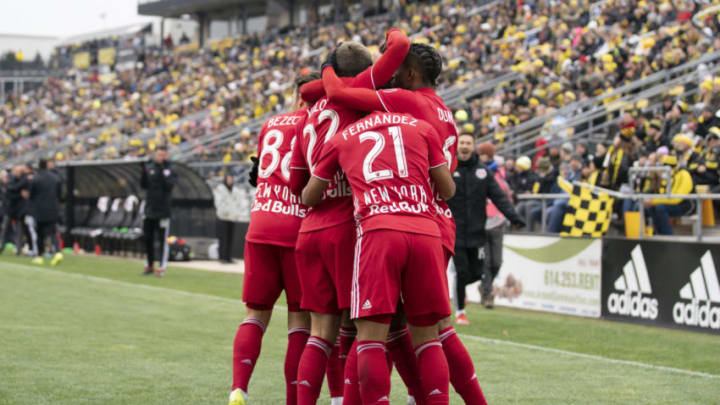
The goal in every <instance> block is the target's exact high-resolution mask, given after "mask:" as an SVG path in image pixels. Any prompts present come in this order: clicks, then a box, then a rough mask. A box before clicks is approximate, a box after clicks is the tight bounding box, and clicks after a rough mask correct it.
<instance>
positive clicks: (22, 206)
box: [6, 176, 30, 219]
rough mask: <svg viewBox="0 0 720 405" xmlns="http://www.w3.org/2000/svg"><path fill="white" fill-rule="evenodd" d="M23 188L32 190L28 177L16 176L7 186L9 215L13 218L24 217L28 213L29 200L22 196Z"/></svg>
mask: <svg viewBox="0 0 720 405" xmlns="http://www.w3.org/2000/svg"><path fill="white" fill-rule="evenodd" d="M22 190H30V183H29V182H28V179H27V177H25V176H21V177H14V176H13V178H12V180H10V183H8V185H7V188H6V193H7V197H6V199H7V203H8V215H9V216H10V218H12V219H22V218H23V217H25V215H27V214H28V202H27V200H26V199H25V198H23V196H22Z"/></svg>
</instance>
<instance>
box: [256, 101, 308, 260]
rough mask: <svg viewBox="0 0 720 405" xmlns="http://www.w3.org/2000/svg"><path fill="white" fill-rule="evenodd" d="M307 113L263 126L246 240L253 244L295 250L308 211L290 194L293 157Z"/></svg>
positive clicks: (278, 118) (289, 115) (288, 115)
mask: <svg viewBox="0 0 720 405" xmlns="http://www.w3.org/2000/svg"><path fill="white" fill-rule="evenodd" d="M304 114H305V110H304V109H303V110H299V111H296V112H292V113H286V114H280V115H276V116H274V117H272V118H270V119H268V120H267V121H265V124H263V127H262V129H261V130H260V137H259V139H258V158H259V159H260V162H259V165H258V180H257V191H256V193H255V201H254V202H253V205H252V209H251V214H250V227H249V229H248V232H247V236H246V237H245V239H247V240H248V241H250V242H254V243H264V244H269V245H278V246H288V247H293V246H295V241H296V239H297V235H298V229H299V228H300V222H301V221H302V219H303V218H304V217H305V216H306V215H307V208H306V207H305V206H304V205H302V204H301V203H300V197H298V196H296V195H295V194H293V193H292V192H291V191H290V187H289V186H288V181H289V179H290V156H291V154H292V149H293V145H294V144H295V133H296V126H297V125H298V123H299V122H300V120H302V119H303V116H304Z"/></svg>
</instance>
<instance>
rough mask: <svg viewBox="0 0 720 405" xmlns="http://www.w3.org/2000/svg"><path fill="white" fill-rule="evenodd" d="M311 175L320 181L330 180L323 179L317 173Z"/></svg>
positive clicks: (328, 181) (327, 181)
mask: <svg viewBox="0 0 720 405" xmlns="http://www.w3.org/2000/svg"><path fill="white" fill-rule="evenodd" d="M312 176H313V177H315V178H316V179H318V180H322V181H324V182H326V183H330V180H328V179H323V178H322V177H320V176H318V175H317V174H313V175H312Z"/></svg>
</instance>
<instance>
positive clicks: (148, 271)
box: [142, 266, 155, 276]
mask: <svg viewBox="0 0 720 405" xmlns="http://www.w3.org/2000/svg"><path fill="white" fill-rule="evenodd" d="M153 273H155V269H153V268H152V266H145V270H144V271H143V272H142V275H143V276H148V275H150V274H153Z"/></svg>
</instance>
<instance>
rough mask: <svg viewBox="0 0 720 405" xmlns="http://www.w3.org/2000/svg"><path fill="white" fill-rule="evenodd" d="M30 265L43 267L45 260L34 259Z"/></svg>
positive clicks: (40, 258)
mask: <svg viewBox="0 0 720 405" xmlns="http://www.w3.org/2000/svg"><path fill="white" fill-rule="evenodd" d="M30 263H32V264H37V265H39V266H42V265H43V264H45V260H44V259H43V258H42V257H36V258H34V259H32V261H31V262H30Z"/></svg>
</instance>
